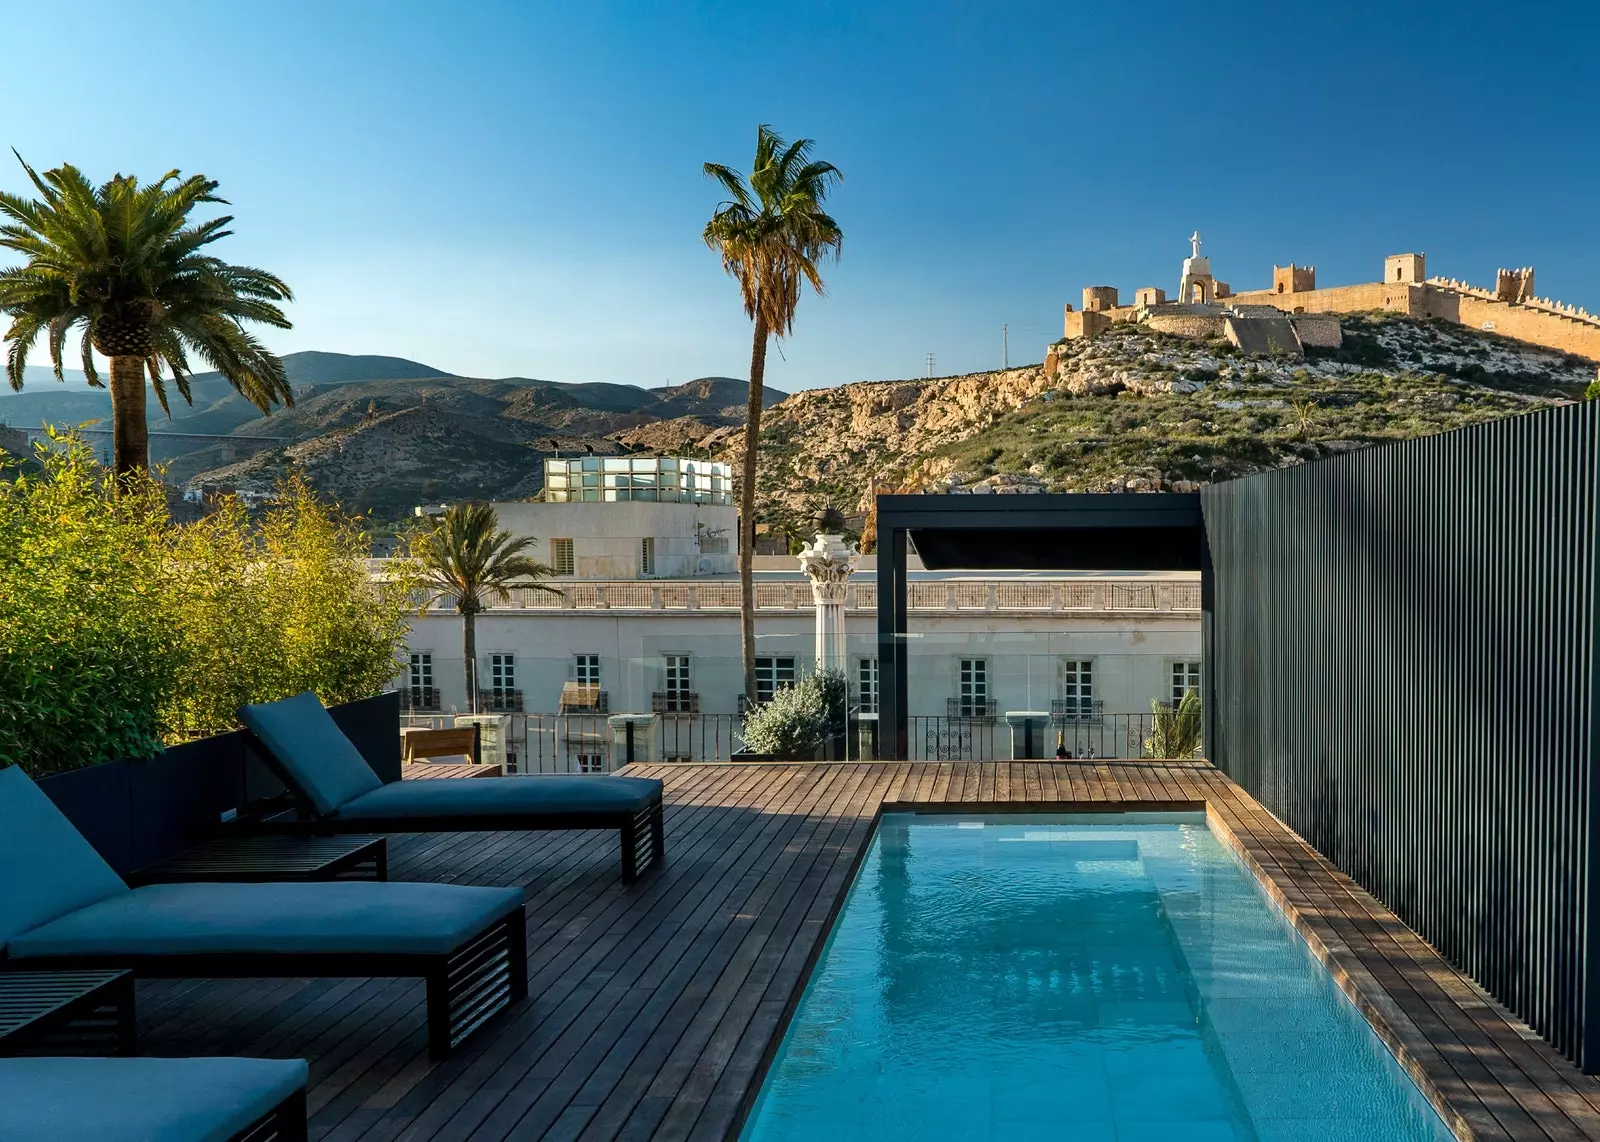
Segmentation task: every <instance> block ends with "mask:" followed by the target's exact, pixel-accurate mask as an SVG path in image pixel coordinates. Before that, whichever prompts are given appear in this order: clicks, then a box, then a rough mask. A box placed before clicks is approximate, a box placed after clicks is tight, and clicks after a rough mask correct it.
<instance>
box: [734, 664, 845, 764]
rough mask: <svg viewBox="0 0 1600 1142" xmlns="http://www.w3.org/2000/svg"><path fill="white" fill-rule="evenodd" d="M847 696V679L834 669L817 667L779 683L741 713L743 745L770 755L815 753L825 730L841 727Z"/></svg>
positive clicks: (810, 755)
mask: <svg viewBox="0 0 1600 1142" xmlns="http://www.w3.org/2000/svg"><path fill="white" fill-rule="evenodd" d="M848 696H849V683H848V682H846V680H845V676H844V675H843V674H841V673H839V672H838V671H837V670H819V671H818V672H817V673H815V674H813V675H811V676H810V677H809V678H802V679H801V680H800V681H799V682H797V683H795V684H794V685H793V686H784V687H781V688H780V689H779V690H778V691H777V693H775V694H774V695H773V696H772V700H771V701H770V702H768V703H766V705H764V706H758V707H756V708H755V709H754V710H752V711H751V712H750V713H749V714H748V715H747V716H746V717H745V722H744V744H745V747H746V748H747V749H749V750H750V752H751V753H757V754H767V755H769V756H772V757H783V758H797V759H805V758H811V757H815V756H816V755H817V753H818V752H819V751H820V750H821V749H822V747H823V745H824V744H826V742H827V740H828V734H829V732H830V731H831V730H833V729H835V728H838V727H842V725H843V723H844V714H845V704H846V702H847V701H848Z"/></svg>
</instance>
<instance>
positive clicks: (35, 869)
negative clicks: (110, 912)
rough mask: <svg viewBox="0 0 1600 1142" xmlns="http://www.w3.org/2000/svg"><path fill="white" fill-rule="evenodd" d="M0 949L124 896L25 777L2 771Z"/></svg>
mask: <svg viewBox="0 0 1600 1142" xmlns="http://www.w3.org/2000/svg"><path fill="white" fill-rule="evenodd" d="M0 877H3V878H4V888H3V890H0V948H4V947H5V945H6V943H7V942H8V941H9V940H10V939H11V938H12V937H13V936H16V935H18V934H20V933H22V932H26V931H28V930H29V929H31V928H37V927H38V926H39V925H41V924H44V923H48V922H49V921H51V920H54V919H56V918H57V917H59V916H65V915H66V914H67V913H68V912H72V911H74V910H75V909H78V908H82V907H84V906H85V905H88V904H94V903H97V902H99V901H101V900H105V899H107V898H109V897H113V896H119V895H122V894H124V893H126V892H127V891H128V886H127V885H126V884H124V883H123V882H122V878H121V877H120V876H118V875H117V874H116V873H115V872H113V871H112V869H111V866H110V865H108V864H107V863H106V862H105V861H104V860H103V859H101V856H100V854H99V853H97V852H95V851H94V846H93V845H91V844H90V843H89V842H88V841H86V840H84V839H83V834H82V833H80V832H78V830H77V829H74V828H73V827H72V822H71V821H69V820H67V819H66V817H64V816H63V815H62V813H61V810H60V809H57V808H56V805H55V802H54V801H52V800H50V798H48V797H46V796H45V795H44V792H43V790H41V789H40V788H39V787H38V786H37V785H35V784H34V783H33V781H32V779H30V778H29V777H28V775H27V774H26V773H23V772H22V770H20V769H18V768H17V767H16V766H14V765H13V766H10V767H9V768H6V769H0Z"/></svg>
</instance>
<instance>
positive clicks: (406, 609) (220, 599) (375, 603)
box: [162, 480, 414, 737]
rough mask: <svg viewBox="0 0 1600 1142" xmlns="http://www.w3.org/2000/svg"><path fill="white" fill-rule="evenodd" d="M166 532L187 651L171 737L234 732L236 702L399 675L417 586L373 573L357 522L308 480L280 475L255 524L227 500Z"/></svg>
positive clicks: (333, 694)
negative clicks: (268, 504)
mask: <svg viewBox="0 0 1600 1142" xmlns="http://www.w3.org/2000/svg"><path fill="white" fill-rule="evenodd" d="M173 533H174V534H173V537H172V542H171V551H172V563H173V569H174V571H175V574H174V575H173V577H172V579H171V581H170V582H169V585H168V602H169V613H170V616H171V617H170V620H169V621H170V622H172V624H173V625H174V626H175V628H176V629H177V631H178V633H179V635H180V640H181V643H182V647H183V652H184V653H183V655H182V659H181V664H180V667H179V670H178V678H177V685H176V686H175V687H174V688H173V690H172V693H171V694H170V695H169V696H168V697H167V700H166V701H165V702H164V703H163V706H162V721H163V725H164V727H165V728H166V730H167V732H168V734H169V736H174V737H193V736H195V735H198V734H206V733H217V732H220V731H222V730H226V729H229V728H231V727H232V726H233V725H234V724H235V719H234V716H233V713H234V711H235V710H237V709H238V708H239V707H240V706H242V705H245V704H247V703H250V702H269V701H273V700H274V699H277V698H285V697H288V696H289V695H291V694H298V693H300V692H301V691H302V690H311V691H314V692H315V693H316V694H317V696H318V697H319V698H321V699H322V700H323V701H324V702H326V703H328V704H329V705H332V704H334V703H336V702H349V701H353V700H355V699H357V698H364V697H367V696H369V695H372V694H375V693H377V692H378V691H379V690H381V689H382V688H383V687H384V685H385V684H386V683H387V682H388V681H389V680H390V679H391V678H393V677H394V674H395V669H396V664H397V656H398V654H399V651H400V647H401V646H402V645H403V643H404V641H405V635H406V630H407V628H408V626H409V615H410V612H411V609H412V607H411V604H410V602H409V601H408V599H409V592H410V588H411V587H412V586H413V585H414V584H413V583H412V582H411V581H410V580H409V579H403V578H392V577H391V578H388V579H385V580H382V581H374V580H373V579H372V577H371V576H369V575H368V573H367V570H366V563H365V560H366V557H367V553H368V542H367V539H366V536H365V534H364V533H363V531H362V529H361V528H360V526H359V525H358V523H357V522H356V521H353V520H351V519H349V518H347V517H345V516H343V515H341V514H339V513H338V512H337V511H335V510H334V509H333V508H331V507H330V506H328V505H327V504H325V503H323V502H321V501H319V500H318V499H317V497H316V495H315V494H314V493H313V492H312V490H311V489H310V487H309V486H307V485H306V484H305V483H303V482H301V481H299V480H290V481H288V482H286V483H285V484H284V485H283V486H282V488H281V489H280V493H279V496H278V500H277V502H276V504H274V506H273V507H272V508H270V509H269V510H268V511H267V512H266V513H265V514H264V515H263V517H262V518H261V519H260V521H259V522H256V523H252V521H251V519H250V518H249V516H248V514H247V513H246V512H245V510H244V508H243V507H242V506H241V505H240V504H239V503H238V501H237V500H234V499H231V498H230V499H227V500H224V501H223V503H222V505H221V506H220V508H219V509H218V510H217V511H216V512H215V513H213V514H212V515H209V516H207V517H206V518H205V519H203V520H200V521H199V522H198V523H193V524H189V525H187V526H185V527H179V528H174V529H173Z"/></svg>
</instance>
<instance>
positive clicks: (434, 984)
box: [0, 907, 528, 1059]
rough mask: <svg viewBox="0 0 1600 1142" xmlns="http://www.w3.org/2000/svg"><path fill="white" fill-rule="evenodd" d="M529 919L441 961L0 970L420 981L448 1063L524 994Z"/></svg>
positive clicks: (352, 959) (362, 957) (290, 960)
mask: <svg viewBox="0 0 1600 1142" xmlns="http://www.w3.org/2000/svg"><path fill="white" fill-rule="evenodd" d="M527 923H528V922H527V918H526V916H525V915H524V912H523V909H522V908H520V907H519V908H516V909H513V910H512V911H511V912H510V913H509V914H508V915H505V916H502V917H500V918H499V919H498V920H496V921H495V922H494V923H492V924H490V925H489V926H488V927H486V928H481V929H479V930H478V931H477V932H474V933H473V934H472V935H471V936H470V937H469V938H468V939H467V940H466V941H464V942H463V943H462V944H461V945H460V946H459V947H457V948H455V949H453V950H452V951H450V952H446V953H444V954H441V955H421V954H416V953H396V954H392V955H382V954H377V955H375V954H373V953H370V952H359V953H357V952H316V953H283V952H259V953H243V952H241V953H205V954H200V955H170V956H154V955H84V956H30V957H28V958H26V959H8V958H4V957H3V956H0V969H9V970H12V971H70V970H73V969H79V970H82V969H86V968H112V967H115V968H126V969H128V970H129V971H131V972H133V974H134V975H135V976H136V977H138V978H141V979H293V978H298V977H307V978H326V977H332V976H371V977H373V978H389V977H395V978H421V979H424V980H426V981H427V984H428V1054H429V1056H430V1057H432V1058H434V1059H443V1058H447V1057H448V1056H449V1055H450V1053H451V1051H453V1050H454V1049H455V1048H456V1046H458V1045H459V1044H460V1043H461V1041H462V1040H463V1039H465V1038H466V1037H467V1036H468V1035H470V1034H472V1032H473V1031H475V1030H477V1029H478V1028H479V1027H481V1026H482V1025H483V1024H484V1023H485V1022H487V1021H488V1020H489V1019H490V1017H492V1016H494V1015H496V1014H498V1013H499V1012H500V1011H503V1010H504V1009H505V1008H507V1007H509V1006H510V1005H511V1004H513V1003H516V1002H517V1001H518V1000H522V999H526V998H527V995H528V933H527Z"/></svg>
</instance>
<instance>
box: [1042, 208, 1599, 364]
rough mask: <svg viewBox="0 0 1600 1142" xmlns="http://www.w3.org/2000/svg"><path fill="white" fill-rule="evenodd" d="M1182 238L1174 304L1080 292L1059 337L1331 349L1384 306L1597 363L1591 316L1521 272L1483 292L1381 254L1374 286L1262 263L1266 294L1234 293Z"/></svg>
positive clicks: (1421, 264)
mask: <svg viewBox="0 0 1600 1142" xmlns="http://www.w3.org/2000/svg"><path fill="white" fill-rule="evenodd" d="M1189 241H1190V243H1191V244H1192V253H1191V254H1190V256H1189V257H1187V258H1185V259H1184V260H1183V271H1182V274H1181V276H1180V277H1179V281H1178V295H1177V298H1176V299H1175V300H1173V301H1168V300H1167V294H1166V291H1165V290H1162V289H1158V288H1156V287H1155V286H1145V287H1143V288H1142V289H1139V290H1136V291H1135V292H1134V303H1133V304H1132V305H1122V304H1120V303H1119V301H1118V298H1117V287H1116V286H1086V287H1085V288H1084V291H1083V308H1082V310H1080V311H1075V310H1074V309H1073V308H1072V306H1071V305H1070V304H1069V305H1068V306H1067V307H1066V319H1065V335H1066V337H1067V338H1068V339H1078V338H1088V337H1093V336H1095V334H1097V333H1100V332H1102V331H1103V330H1105V329H1107V328H1109V327H1110V326H1111V324H1112V323H1113V322H1117V321H1142V322H1145V323H1147V324H1148V325H1150V326H1151V327H1152V328H1154V329H1159V330H1162V331H1163V332H1167V333H1173V334H1177V335H1178V336H1181V337H1195V338H1216V337H1225V338H1227V339H1228V340H1229V341H1231V342H1233V343H1234V344H1235V345H1237V346H1239V347H1240V348H1241V349H1242V350H1244V351H1245V352H1250V353H1269V352H1277V353H1289V354H1299V353H1301V352H1302V351H1303V349H1304V347H1305V346H1307V345H1314V346H1328V347H1336V346H1338V345H1339V343H1340V341H1341V333H1340V330H1339V320H1338V318H1337V317H1336V316H1334V315H1336V314H1340V313H1363V312H1368V311H1372V310H1384V311H1387V312H1390V313H1403V314H1408V315H1410V316H1412V317H1437V318H1442V319H1444V320H1446V321H1453V322H1457V323H1459V324H1462V325H1470V326H1471V327H1472V328H1474V329H1482V330H1486V331H1488V332H1491V333H1498V334H1500V335H1501V336H1502V337H1512V338H1515V339H1517V340H1519V341H1527V342H1529V343H1531V344H1534V345H1542V346H1544V347H1545V348H1547V349H1557V350H1560V351H1561V352H1564V353H1571V354H1573V355H1574V356H1578V357H1585V358H1587V359H1589V360H1591V361H1597V362H1600V317H1597V316H1595V315H1594V314H1592V313H1590V312H1588V311H1587V310H1585V309H1579V308H1577V307H1575V306H1571V305H1562V304H1561V303H1560V302H1555V301H1551V300H1550V299H1548V298H1541V297H1535V296H1534V293H1533V268H1532V267H1531V266H1524V267H1522V268H1520V269H1514V270H1499V271H1497V272H1496V274H1495V284H1494V289H1492V290H1490V289H1482V288H1479V287H1477V286H1472V285H1468V284H1467V283H1466V282H1463V281H1458V280H1456V279H1454V278H1439V277H1433V278H1430V277H1428V276H1427V268H1426V266H1427V263H1426V256H1425V255H1423V254H1391V255H1389V256H1388V257H1387V258H1385V259H1384V260H1383V279H1382V280H1381V281H1375V282H1363V283H1361V284H1360V285H1346V286H1333V287H1331V288H1328V289H1319V288H1317V271H1316V267H1315V266H1297V265H1294V264H1293V263H1291V264H1289V265H1287V266H1277V265H1275V266H1273V267H1272V287H1271V288H1270V289H1261V290H1250V291H1247V292H1244V293H1234V292H1233V291H1232V289H1231V288H1230V287H1229V285H1228V283H1227V282H1223V281H1218V280H1217V279H1216V278H1215V277H1214V276H1213V275H1212V273H1211V259H1210V258H1207V257H1205V256H1203V255H1202V254H1201V253H1200V234H1199V232H1198V231H1197V232H1196V233H1194V234H1193V235H1191V236H1190V239H1189Z"/></svg>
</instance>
